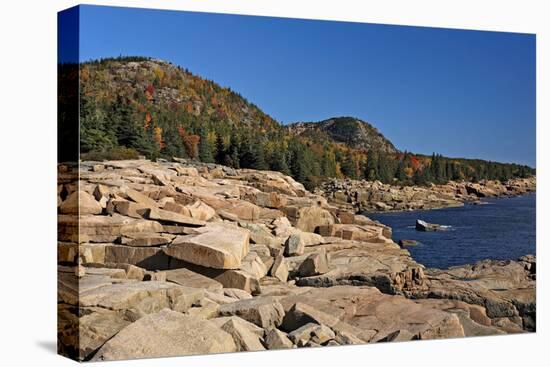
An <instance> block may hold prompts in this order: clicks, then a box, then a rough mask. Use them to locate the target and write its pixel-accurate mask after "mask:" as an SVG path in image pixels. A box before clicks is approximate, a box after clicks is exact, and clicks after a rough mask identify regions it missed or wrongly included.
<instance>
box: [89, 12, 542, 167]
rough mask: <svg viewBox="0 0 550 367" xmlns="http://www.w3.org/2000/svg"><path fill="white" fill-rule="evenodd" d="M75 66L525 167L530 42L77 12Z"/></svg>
mask: <svg viewBox="0 0 550 367" xmlns="http://www.w3.org/2000/svg"><path fill="white" fill-rule="evenodd" d="M80 25H81V27H80V59H81V60H82V61H86V60H89V59H95V58H99V57H107V56H118V55H140V56H150V57H155V58H161V59H164V60H167V61H170V62H172V63H174V64H177V65H181V66H183V67H186V68H188V69H189V70H190V71H192V72H193V73H195V74H198V75H200V76H202V77H205V78H208V79H211V80H214V81H216V82H217V83H219V84H221V85H223V86H228V87H231V88H232V89H233V90H235V91H238V92H239V93H241V94H242V95H243V96H245V97H246V98H247V99H248V100H250V101H251V102H253V103H255V104H256V105H258V106H259V107H260V108H261V109H263V110H264V111H265V112H266V113H268V114H270V115H271V116H272V117H274V118H275V119H276V120H278V121H280V122H282V123H289V122H295V121H319V120H323V119H326V118H329V117H333V116H355V117H358V118H361V119H363V120H366V121H368V122H370V123H372V124H373V125H374V126H376V127H377V128H378V129H379V130H380V131H381V132H382V133H383V134H384V135H386V137H388V138H389V139H390V140H391V141H392V142H393V143H394V144H395V145H396V146H397V147H398V148H399V149H401V150H408V151H413V152H417V153H424V154H431V153H432V152H434V151H435V152H438V153H441V154H443V155H446V156H451V157H467V158H482V159H488V160H495V161H501V162H517V163H523V164H529V165H531V166H533V167H534V166H535V130H536V124H535V80H536V76H535V36H534V35H527V34H514V33H500V32H480V31H465V30H449V29H436V28H422V27H405V26H386V25H375V24H361V23H345V22H327V21H311V20H297V19H284V18H268V17H251V16H236V15H221V14H205V13H187V12H176V11H162V10H144V9H130V8H114V7H95V6H84V7H82V8H81V13H80Z"/></svg>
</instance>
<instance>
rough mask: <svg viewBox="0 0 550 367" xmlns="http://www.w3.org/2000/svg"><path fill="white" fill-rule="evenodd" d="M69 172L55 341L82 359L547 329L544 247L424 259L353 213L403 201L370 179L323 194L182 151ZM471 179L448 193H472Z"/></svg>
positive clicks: (61, 197) (64, 183)
mask: <svg viewBox="0 0 550 367" xmlns="http://www.w3.org/2000/svg"><path fill="white" fill-rule="evenodd" d="M58 180H59V181H58V210H59V216H58V240H59V242H58V264H59V265H58V347H59V351H60V352H61V353H62V354H65V355H69V356H72V357H75V358H77V359H79V360H118V359H128V358H143V357H158V356H175V355H190V354H205V353H221V352H234V351H251V350H266V349H282V348H301V347H317V346H323V345H345V344H362V343H374V342H386V341H404V340H415V339H433V338H449V337H464V336H479V335H499V334H508V333H519V332H527V331H535V328H536V326H535V324H536V295H535V284H536V258H535V257H534V256H524V257H522V258H520V259H517V260H514V261H512V260H510V261H491V260H487V261H482V262H479V263H477V264H474V265H464V266H459V267H453V268H450V269H426V268H425V267H424V266H423V265H422V264H419V263H417V262H416V261H415V260H414V259H413V258H412V257H411V256H410V254H409V252H408V251H407V250H406V249H402V248H401V247H400V246H399V245H397V244H396V243H394V242H393V241H392V239H391V228H389V227H387V226H384V225H382V224H380V223H378V222H375V221H372V220H370V219H369V218H367V217H365V216H363V215H358V214H355V213H356V212H357V211H363V210H366V209H365V207H369V206H366V203H377V202H379V201H380V202H384V203H392V202H394V201H395V202H397V201H396V200H394V199H391V200H386V199H385V198H381V199H378V198H377V197H376V195H378V193H382V192H385V193H386V194H389V195H390V196H392V195H394V192H393V191H392V190H395V189H394V188H392V187H389V188H384V186H383V185H380V184H379V183H372V185H374V186H376V187H377V188H376V189H375V190H374V189H373V191H372V192H371V194H369V195H371V196H369V199H365V200H366V201H365V200H362V196H361V195H362V194H361V195H358V194H356V193H357V192H358V191H354V190H355V189H354V188H353V189H352V188H351V186H350V188H349V189H347V188H338V187H337V186H334V185H333V186H332V187H334V190H328V189H326V188H325V191H323V192H322V193H323V195H319V193H320V192H317V193H315V194H314V193H310V192H308V191H307V190H305V189H304V187H303V186H302V185H301V184H300V183H298V182H296V181H294V180H293V179H292V178H290V177H288V176H285V175H283V174H281V173H278V172H271V171H255V170H248V169H241V170H235V169H231V168H228V167H224V166H219V165H213V164H201V163H196V162H188V161H185V160H177V161H175V162H167V161H159V162H151V161H147V160H132V161H106V162H81V164H80V168H78V167H71V166H68V165H60V166H59V173H58ZM362 185H363V184H362ZM460 185H461V184H456V183H453V184H449V185H447V188H448V189H449V190H450V191H445V190H446V189H444V188H443V187H441V188H440V189H438V190H440V191H438V192H441V198H443V197H444V196H443V195H449V196H450V198H449V199H448V200H455V201H457V202H464V201H466V199H464V200H458V199H457V198H462V196H458V195H463V197H464V198H473V197H474V196H472V192H468V190H469V189H467V188H465V190H466V192H465V193H464V194H460V193H457V190H458V187H459V186H460ZM533 185H534V180H533ZM374 186H373V187H374ZM358 187H359V186H358ZM460 187H462V186H460ZM469 187H471V188H470V190H473V188H475V186H469ZM503 187H506V190H507V192H512V190H511V189H510V188H513V187H518V189H513V190H514V191H513V192H518V193H519V192H520V190H525V192H527V191H528V190H530V187H531V186H529V184H525V185H523V184H520V183H517V185H516V184H512V183H507V184H506V185H503ZM533 187H534V186H533ZM382 188H383V189H382ZM386 189H387V191H384V190H386ZM409 190H411V192H413V193H414V194H413V196H412V200H411V202H416V201H419V200H420V201H422V200H424V199H422V200H421V199H418V200H417V199H416V198H414V195H416V194H418V191H417V190H415V189H414V188H410V189H403V190H401V191H403V192H406V193H407V194H406V195H408V192H409ZM476 190H477V189H476ZM489 190H491V191H493V192H495V193H498V195H501V191H500V189H499V190H498V191H496V190H495V189H493V188H492V186H490V185H487V184H485V185H483V186H482V185H480V186H479V193H482V192H483V193H484V194H485V195H489V194H490V193H491V191H489ZM337 192H342V193H343V194H345V197H346V199H345V200H341V201H343V202H342V203H341V202H339V201H340V199H344V195H341V194H336V193H337ZM354 192H355V194H354ZM449 192H452V194H449ZM372 193H375V194H374V196H373V195H372ZM404 195H405V194H404ZM422 195H424V194H422ZM436 196H437V195H436ZM475 196H476V197H480V196H479V194H475ZM351 197H355V199H353V200H355V201H353V200H351V201H349V202H348V199H349V198H351ZM403 197H404V198H405V199H403V200H406V198H407V197H408V196H403ZM445 200H447V199H445ZM433 201H434V200H431V199H430V200H429V202H430V203H431V202H433ZM435 201H437V200H435ZM401 203H403V201H401ZM368 205H371V204H368ZM387 205H390V204H387ZM430 205H432V204H428V205H427V206H428V207H429V206H430ZM395 207H396V205H393V206H392V209H393V208H395ZM423 208H426V205H424V207H423ZM405 209H406V208H405Z"/></svg>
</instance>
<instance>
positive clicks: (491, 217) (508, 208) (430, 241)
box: [365, 194, 536, 268]
mask: <svg viewBox="0 0 550 367" xmlns="http://www.w3.org/2000/svg"><path fill="white" fill-rule="evenodd" d="M484 201H486V202H488V203H489V204H487V205H472V204H466V205H465V206H464V207H459V208H446V209H436V210H425V211H414V212H393V213H365V214H366V215H367V216H368V217H369V218H371V219H375V220H378V221H380V222H381V223H384V224H386V225H388V226H390V227H391V228H392V230H393V239H394V241H395V242H398V241H399V240H400V239H408V240H416V241H418V242H420V244H418V245H417V246H408V247H407V249H408V250H409V252H410V253H411V255H412V257H413V258H414V259H415V260H416V261H418V262H420V263H421V264H424V265H425V266H427V267H436V268H447V267H450V266H454V265H463V264H471V263H474V262H476V261H479V260H483V259H498V260H506V259H516V258H518V257H520V256H523V255H527V254H535V247H536V230H535V228H536V220H535V218H536V194H528V195H524V196H518V197H514V198H500V199H485V200H484ZM417 219H422V220H425V221H426V222H429V223H437V224H442V225H449V226H451V228H450V230H449V231H446V232H419V231H416V230H415V223H416V220H417Z"/></svg>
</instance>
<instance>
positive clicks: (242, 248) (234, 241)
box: [164, 225, 250, 269]
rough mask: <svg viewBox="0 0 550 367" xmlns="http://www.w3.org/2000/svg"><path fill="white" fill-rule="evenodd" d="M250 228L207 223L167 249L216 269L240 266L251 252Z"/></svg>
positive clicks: (185, 258) (182, 258)
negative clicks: (249, 249)
mask: <svg viewBox="0 0 550 367" xmlns="http://www.w3.org/2000/svg"><path fill="white" fill-rule="evenodd" d="M249 238H250V234H249V232H248V231H247V230H243V229H239V228H236V227H234V228H231V227H225V226H218V225H212V226H207V227H205V228H204V229H203V230H200V231H198V233H197V234H194V235H187V236H182V237H179V238H177V239H175V240H174V241H173V242H172V244H171V245H170V246H169V247H168V248H166V249H165V250H164V252H165V253H166V254H167V255H168V256H171V257H174V258H176V259H180V260H183V261H187V262H190V263H192V264H196V265H201V266H206V267H209V268H214V269H238V268H239V267H240V266H241V260H242V259H243V257H244V256H246V254H247V253H248V245H249Z"/></svg>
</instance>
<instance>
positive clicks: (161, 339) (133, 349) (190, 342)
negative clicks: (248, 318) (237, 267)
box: [92, 309, 237, 361]
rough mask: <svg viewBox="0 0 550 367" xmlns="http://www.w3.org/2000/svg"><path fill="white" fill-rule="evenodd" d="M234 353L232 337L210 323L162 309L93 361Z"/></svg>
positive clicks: (119, 336) (124, 331) (121, 334)
mask: <svg viewBox="0 0 550 367" xmlns="http://www.w3.org/2000/svg"><path fill="white" fill-rule="evenodd" d="M235 351H237V346H236V345H235V342H234V341H233V337H232V336H231V335H230V334H228V333H227V332H225V331H224V330H222V329H221V328H219V327H217V326H215V324H213V323H212V322H210V321H207V320H204V319H201V318H196V317H193V316H186V315H184V314H181V313H179V312H175V311H171V310H168V309H164V310H161V311H159V312H158V313H155V314H151V315H148V316H145V317H143V318H141V319H139V320H138V321H136V322H134V323H133V324H131V325H129V326H127V327H125V328H124V329H122V330H121V331H120V332H119V333H118V334H116V335H115V336H114V337H113V338H112V339H110V340H109V341H108V342H107V343H105V344H104V345H103V346H102V347H101V348H100V349H99V351H98V352H97V353H96V354H95V356H94V357H93V359H92V360H93V361H113V360H120V359H131V358H153V357H170V356H184V355H193V354H211V353H227V352H235Z"/></svg>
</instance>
